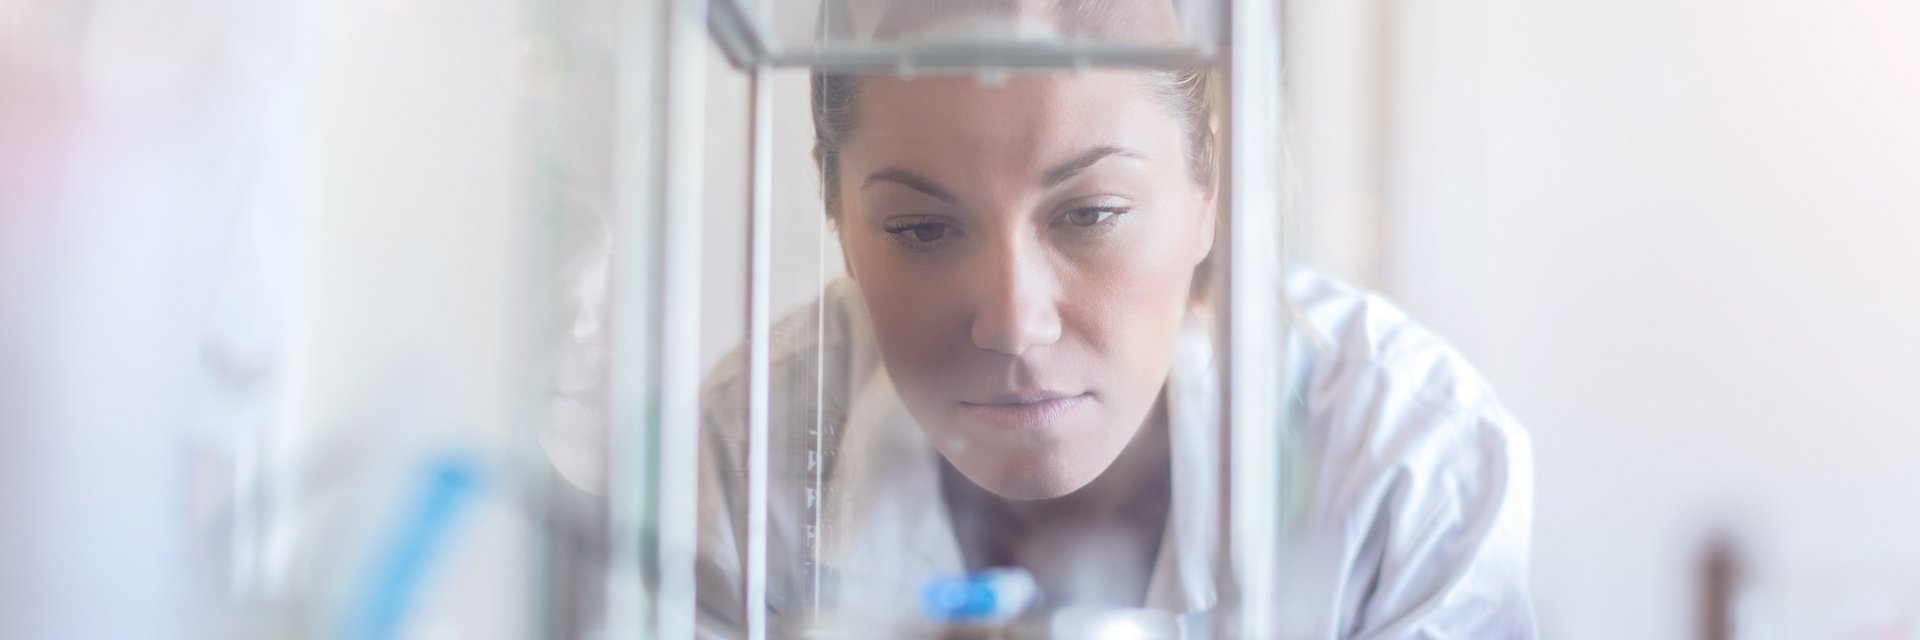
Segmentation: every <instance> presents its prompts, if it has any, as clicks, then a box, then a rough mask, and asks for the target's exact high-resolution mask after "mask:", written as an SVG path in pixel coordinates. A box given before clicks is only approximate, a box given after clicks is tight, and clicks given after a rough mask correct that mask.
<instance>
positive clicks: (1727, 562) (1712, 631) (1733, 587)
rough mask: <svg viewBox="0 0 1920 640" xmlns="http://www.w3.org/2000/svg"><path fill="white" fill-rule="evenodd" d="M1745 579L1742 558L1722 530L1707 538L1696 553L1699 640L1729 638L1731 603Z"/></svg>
mask: <svg viewBox="0 0 1920 640" xmlns="http://www.w3.org/2000/svg"><path fill="white" fill-rule="evenodd" d="M1745 582H1746V557H1745V554H1744V553H1742V552H1741V550H1740V545H1739V544H1738V543H1737V542H1736V541H1735V539H1734V536H1733V535H1732V534H1729V533H1727V532H1725V531H1721V532H1718V533H1715V534H1713V535H1711V536H1709V537H1708V538H1707V543H1706V545H1705V547H1704V548H1703V550H1702V553H1701V555H1700V615H1699V620H1700V634H1699V638H1700V639H1701V640H1733V638H1734V636H1735V633H1734V632H1735V630H1736V627H1735V624H1734V623H1735V613H1736V612H1735V606H1736V604H1737V603H1738V602H1737V601H1738V599H1739V597H1740V590H1741V589H1742V587H1743V586H1744V584H1745Z"/></svg>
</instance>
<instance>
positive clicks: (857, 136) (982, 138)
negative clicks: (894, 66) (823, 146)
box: [846, 71, 1181, 168]
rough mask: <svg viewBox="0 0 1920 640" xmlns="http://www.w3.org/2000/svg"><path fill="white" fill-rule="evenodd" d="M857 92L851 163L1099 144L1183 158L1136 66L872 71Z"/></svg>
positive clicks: (1175, 124)
mask: <svg viewBox="0 0 1920 640" xmlns="http://www.w3.org/2000/svg"><path fill="white" fill-rule="evenodd" d="M855 101H856V102H855V108H854V110H855V112H856V113H857V114H858V119H859V125H858V126H857V127H856V128H855V132H854V134H853V135H852V136H851V140H849V142H848V144H847V145H846V151H847V154H848V156H850V157H849V158H848V160H849V161H850V163H851V162H858V161H859V159H860V158H859V157H860V156H875V157H871V158H869V160H873V161H879V162H884V161H886V160H885V159H884V158H881V156H900V155H907V156H916V155H919V156H925V155H937V154H960V155H973V156H980V155H983V154H985V155H991V154H994V153H999V154H1005V155H1008V156H1009V157H1007V158H1001V159H999V160H998V161H999V162H1014V163H1015V164H1025V163H1024V162H1021V161H1022V160H1025V159H1031V160H1032V161H1034V162H1044V161H1047V160H1050V159H1052V158H1051V157H1050V156H1052V155H1055V154H1052V153H1048V151H1049V150H1066V151H1070V150H1071V149H1084V148H1093V147H1100V146H1118V147H1126V148H1131V149H1136V150H1138V151H1140V152H1141V153H1143V154H1145V155H1147V156H1149V157H1153V156H1160V155H1170V156H1171V157H1175V158H1177V157H1180V151H1179V144H1180V140H1181V136H1180V122H1179V120H1178V119H1177V118H1175V117H1174V116H1173V115H1172V114H1171V113H1170V112H1168V110H1167V109H1165V108H1163V107H1162V106H1161V105H1160V100H1159V99H1158V98H1157V97H1156V95H1155V94H1154V93H1153V92H1152V91H1151V90H1150V89H1149V88H1148V87H1147V85H1146V84H1145V83H1144V82H1143V81H1142V78H1141V76H1140V73H1139V72H1122V71H1100V72H1089V73H1081V74H1069V73H1058V74H1031V75H1018V76H1014V77H1012V78H1010V79H1009V80H1008V81H1006V82H1005V83H1001V84H982V83H980V82H978V81H976V80H975V79H974V78H973V77H972V76H944V77H921V78H913V79H902V78H897V77H874V78H871V79H863V80H862V81H861V88H860V91H859V95H858V96H857V97H856V98H855ZM1066 151H1063V152H1066ZM973 159H974V160H980V161H987V160H990V158H985V157H976V158H973ZM1010 168H1012V167H1010Z"/></svg>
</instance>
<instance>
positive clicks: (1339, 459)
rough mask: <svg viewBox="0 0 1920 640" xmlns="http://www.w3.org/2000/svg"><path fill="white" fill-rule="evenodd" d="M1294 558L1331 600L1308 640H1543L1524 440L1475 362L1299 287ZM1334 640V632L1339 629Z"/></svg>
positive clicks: (1399, 324) (1344, 289)
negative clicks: (1532, 584) (1533, 581)
mask: <svg viewBox="0 0 1920 640" xmlns="http://www.w3.org/2000/svg"><path fill="white" fill-rule="evenodd" d="M1287 291H1288V294H1287V295H1288V301H1289V303H1290V305H1291V307H1292V308H1293V310H1294V313H1295V314H1296V318H1297V321H1296V323H1295V327H1296V331H1295V332H1294V333H1293V339H1292V342H1291V348H1292V350H1293V351H1294V353H1295V354H1296V355H1295V356H1294V360H1293V367H1294V368H1295V369H1296V371H1295V372H1294V376H1295V384H1294V387H1293V392H1294V393H1295V394H1296V397H1295V398H1294V400H1295V402H1296V407H1298V409H1299V410H1301V411H1302V414H1303V415H1304V418H1305V419H1304V420H1303V421H1301V423H1300V424H1299V426H1298V431H1297V432H1296V433H1295V434H1294V435H1293V437H1292V441H1293V444H1294V447H1295V449H1294V452H1295V455H1294V457H1293V458H1291V459H1290V460H1289V463H1290V464H1291V468H1292V469H1294V472H1293V475H1292V476H1290V477H1292V478H1293V479H1294V480H1295V483H1296V484H1295V486H1296V487H1297V489H1296V492H1297V493H1296V494H1295V495H1294V496H1293V499H1294V500H1295V501H1296V503H1295V504H1294V505H1292V507H1293V514H1292V515H1293V516H1294V519H1293V520H1292V521H1291V522H1292V525H1293V531H1292V536H1293V538H1292V541H1293V543H1294V545H1295V546H1294V547H1293V548H1292V550H1293V551H1295V552H1296V553H1295V554H1293V556H1292V558H1291V559H1292V560H1293V561H1294V562H1295V563H1296V566H1297V567H1300V566H1303V565H1304V567H1307V568H1312V569H1316V570H1314V571H1303V572H1298V573H1292V572H1290V574H1291V575H1295V576H1320V577H1322V579H1321V580H1320V581H1318V582H1317V583H1305V582H1301V581H1296V583H1295V584H1293V585H1291V587H1292V588H1294V589H1295V590H1297V591H1299V592H1303V593H1299V594H1297V595H1299V596H1301V597H1299V598H1296V599H1295V601H1296V602H1300V603H1310V602H1320V603H1326V602H1333V603H1336V604H1335V605H1334V606H1332V607H1323V608H1321V609H1320V610H1319V611H1320V613H1321V614H1322V615H1325V614H1327V613H1329V612H1331V613H1332V614H1333V617H1331V618H1325V617H1322V615H1311V614H1307V612H1301V613H1302V614H1307V615H1302V616H1298V617H1296V618H1295V619H1316V620H1321V622H1320V623H1319V624H1321V625H1324V627H1323V628H1320V629H1310V630H1309V629H1301V630H1298V631H1299V632H1300V633H1299V635H1301V636H1302V637H1354V638H1510V637H1533V635H1534V631H1533V614H1532V608H1531V604H1530V601H1529V599H1528V595H1527V584H1526V574H1527V568H1526V562H1527V556H1528V553H1529V527H1530V526H1531V519H1532V461H1531V460H1532V459H1531V453H1530V446H1529V442H1528V438H1527V434H1526V432H1525V431H1524V430H1523V429H1522V428H1521V426H1520V424H1519V422H1518V421H1517V420H1515V419H1514V417H1513V416H1512V415H1510V414H1509V413H1508V412H1507V411H1506V410H1505V409H1504V408H1503V407H1502V406H1501V404H1500V402H1499V400H1498V398H1497V397H1496V396H1495V395H1494V393H1493V391H1492V390H1491V388H1490V387H1489V386H1488V385H1487V383H1486V382H1485V380H1484V379H1483V378H1482V377H1481V376H1480V374H1479V373H1478V372H1477V371H1475V370H1474V368H1473V367H1472V366H1471V365H1470V364H1468V363H1467V361H1466V359H1465V358H1464V357H1463V356H1461V354H1460V353H1459V352H1458V351H1456V350H1455V349H1454V348H1453V347H1452V346H1450V345H1448V344H1447V343H1446V342H1445V341H1443V340H1442V339H1440V338H1439V337H1438V336H1436V335H1435V334H1434V333H1433V332H1431V331H1429V330H1427V329H1426V328H1424V327H1422V326H1420V325H1419V324H1417V323H1415V322H1413V321H1412V320H1411V319H1409V318H1408V317H1407V315H1406V314H1405V313H1404V312H1402V311H1401V310H1400V309H1399V308H1397V307H1395V306H1394V305H1393V304H1392V303H1390V302H1388V301H1387V300H1385V299H1384V298H1382V297H1380V296H1378V295H1374V294H1371V293H1368V292H1364V291H1361V290H1358V289H1355V288H1353V287H1350V286H1347V285H1344V284H1342V283H1339V282H1337V281H1335V280H1333V279H1331V278H1329V277H1327V276H1325V275H1322V274H1320V273H1317V272H1314V271H1311V270H1303V271H1300V272H1297V273H1295V274H1294V275H1292V276H1291V277H1289V278H1288V287H1287ZM1327 627H1330V628H1327Z"/></svg>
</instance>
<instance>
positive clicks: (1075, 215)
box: [1067, 208, 1120, 227]
mask: <svg viewBox="0 0 1920 640" xmlns="http://www.w3.org/2000/svg"><path fill="white" fill-rule="evenodd" d="M1118 213H1120V210H1118V209H1102V208H1087V209H1074V210H1072V211H1068V212H1067V222H1069V223H1071V224H1073V225H1074V226H1076V227H1091V226H1094V225H1097V224H1100V223H1102V222H1106V221H1107V219H1108V218H1112V217H1113V216H1114V215H1115V214H1118Z"/></svg>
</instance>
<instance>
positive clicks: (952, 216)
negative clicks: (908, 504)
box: [837, 71, 1214, 500]
mask: <svg viewBox="0 0 1920 640" xmlns="http://www.w3.org/2000/svg"><path fill="white" fill-rule="evenodd" d="M855 111H856V113H857V117H858V119H859V125H858V126H857V127H856V129H855V130H854V132H853V134H852V135H851V137H850V138H849V139H848V140H847V141H846V142H845V144H844V145H843V146H842V148H841V155H840V168H841V171H840V184H839V185H837V188H838V189H840V194H841V211H840V216H839V227H840V236H841V242H842V244H843V246H844V247H845V251H846V258H847V263H848V267H849V269H850V270H851V272H852V274H853V277H854V279H855V280H856V281H857V282H858V284H859V286H860V290H861V292H862V294H863V295H864V296H865V298H866V301H867V305H868V307H869V309H870V310H871V312H872V315H873V320H874V326H875V331H876V333H877V335H878V337H879V341H880V352H881V355H882V357H883V359H884V360H885V362H886V366H887V369H888V371H889V373H890V374H891V376H892V379H893V383H894V385H895V387H896V388H897V389H898V390H899V393H900V397H901V398H902V399H903V400H904V401H905V403H906V406H907V408H908V410H909V411H911V412H912V414H913V416H914V418H915V420H917V421H918V422H919V423H920V425H921V427H922V428H923V429H925V431H926V432H927V435H928V436H929V437H931V438H932V440H933V442H934V444H935V446H936V447H938V448H939V449H940V451H941V453H942V454H944V455H945V456H946V458H947V459H948V460H949V461H950V462H952V463H953V465H954V467H956V468H958V469H959V470H960V471H961V472H962V473H964V474H966V476H967V477H968V478H970V479H972V480H973V481H974V482H975V483H976V484H979V485H980V486H981V487H984V488H986V489H988V490H990V491H993V492H994V493H996V494H999V495H1001V496H1004V497H1007V498H1012V499H1021V500H1027V499H1039V498H1052V497H1058V496H1062V495H1065V494H1068V493H1071V492H1073V491H1075V490H1077V489H1079V488H1080V487H1082V486H1085V485H1086V484H1087V483H1089V482H1091V481H1092V480H1093V479H1094V478H1095V477H1097V476H1099V475H1100V473H1101V472H1102V471H1103V470H1105V469H1106V468H1107V466H1108V465H1109V464H1111V463H1112V462H1113V461H1114V459H1115V458H1116V457H1117V456H1118V455H1119V454H1120V452H1121V450H1122V449H1123V448H1125V447H1126V445H1127V443H1128V442H1129V441H1130V440H1131V439H1132V437H1133V435H1134V433H1135V432H1136V431H1137V430H1138V429H1139V428H1140V426H1141V423H1142V422H1143V421H1144V420H1145V419H1146V418H1147V414H1148V412H1149V411H1150V410H1151V408H1152V407H1153V405H1154V400H1155V398H1156V396H1157V395H1158V394H1159V391H1160V388H1161V385H1162V384H1163V383H1164V382H1165V380H1166V375H1167V370H1168V367H1169V365H1170V363H1171V360H1172V357H1173V351H1174V344H1175V339H1176V337H1177V333H1178V332H1179V330H1180V326H1181V324H1182V319H1183V317H1184V314H1185V313H1186V309H1187V305H1188V300H1189V289H1190V288H1191V286H1192V281H1193V275H1194V269H1195V267H1196V266H1197V265H1199V264H1200V262H1201V261H1202V260H1203V259H1204V258H1205V257H1206V255H1207V252H1208V251H1209V250H1210V249H1211V247H1212V239H1213V219H1214V218H1213V203H1212V190H1211V188H1209V187H1207V186H1203V185H1201V184H1198V183H1196V181H1195V180H1194V179H1193V178H1192V177H1191V176H1192V175H1193V174H1192V172H1190V171H1189V167H1188V165H1187V161H1186V157H1187V148H1186V144H1187V143H1186V140H1187V132H1186V131H1185V129H1184V127H1183V124H1182V122H1181V120H1180V119H1179V118H1177V117H1175V115H1174V113H1173V112H1172V111H1171V110H1170V109H1169V108H1168V107H1167V106H1166V105H1165V104H1164V99H1163V98H1161V97H1159V96H1157V95H1155V93H1154V92H1153V91H1152V90H1151V89H1150V87H1149V86H1148V85H1147V84H1146V82H1145V79H1144V78H1142V77H1141V76H1140V75H1139V74H1138V73H1137V72H1122V71H1097V72H1087V73H1081V74H1077V75H1068V74H1056V75H1044V76H1040V75H1021V76H1015V77H1013V78H1012V79H1010V80H1009V81H1008V82H1006V83H1004V84H1002V85H999V86H986V85H981V84H979V83H977V82H976V81H975V80H974V79H973V78H972V77H929V78H921V79H912V80H903V79H898V78H878V77H875V78H866V79H863V80H862V81H861V82H860V86H859V94H858V96H857V98H856V102H855Z"/></svg>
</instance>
